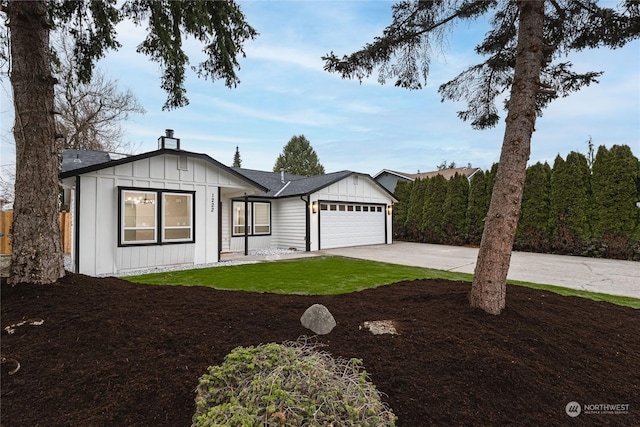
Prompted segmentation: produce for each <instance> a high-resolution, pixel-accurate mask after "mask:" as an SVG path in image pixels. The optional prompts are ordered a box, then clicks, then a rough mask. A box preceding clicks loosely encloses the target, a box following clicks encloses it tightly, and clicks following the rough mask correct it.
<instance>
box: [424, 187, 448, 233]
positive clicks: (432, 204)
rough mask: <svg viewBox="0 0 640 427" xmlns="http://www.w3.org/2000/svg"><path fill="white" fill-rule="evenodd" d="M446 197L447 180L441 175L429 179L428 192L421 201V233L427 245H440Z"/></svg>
mask: <svg viewBox="0 0 640 427" xmlns="http://www.w3.org/2000/svg"><path fill="white" fill-rule="evenodd" d="M446 197H447V180H446V179H445V178H444V177H443V176H442V175H436V176H434V177H432V178H430V179H429V191H428V193H427V194H426V197H425V198H424V201H423V211H422V233H423V235H424V241H425V242H428V243H442V240H443V234H444V233H443V230H442V216H443V213H444V211H443V207H444V201H445V199H446Z"/></svg>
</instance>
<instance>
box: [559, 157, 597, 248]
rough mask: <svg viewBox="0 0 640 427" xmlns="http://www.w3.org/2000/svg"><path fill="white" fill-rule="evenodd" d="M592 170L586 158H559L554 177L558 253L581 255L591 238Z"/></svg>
mask: <svg viewBox="0 0 640 427" xmlns="http://www.w3.org/2000/svg"><path fill="white" fill-rule="evenodd" d="M589 175H590V171H589V166H588V165H587V159H586V157H585V156H584V155H583V154H580V153H576V152H571V153H569V155H568V156H567V160H566V161H565V160H563V159H562V157H560V156H557V157H556V160H555V162H554V164H553V171H552V174H551V214H552V224H553V242H552V243H553V246H554V248H555V250H556V251H558V252H560V253H565V254H574V255H579V254H581V253H582V252H583V250H584V249H585V245H586V244H587V243H588V241H589V238H590V232H589V223H588V219H587V212H588V210H589V206H588V205H589V193H590V190H589Z"/></svg>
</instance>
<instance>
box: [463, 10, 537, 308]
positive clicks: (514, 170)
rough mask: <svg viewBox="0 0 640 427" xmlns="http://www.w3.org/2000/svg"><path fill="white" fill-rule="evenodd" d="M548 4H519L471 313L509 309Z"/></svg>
mask: <svg viewBox="0 0 640 427" xmlns="http://www.w3.org/2000/svg"><path fill="white" fill-rule="evenodd" d="M543 25H544V2H543V1H538V0H530V1H521V2H520V19H519V31H518V46H517V53H516V64H515V72H514V79H513V84H512V87H511V95H510V100H509V113H508V115H507V119H506V129H505V132H504V140H503V143H502V153H501V155H500V163H499V165H498V171H497V173H496V177H495V182H494V186H493V193H492V196H491V204H490V206H489V212H488V213H487V218H486V221H485V227H484V232H483V234H482V241H481V243H480V251H479V253H478V260H477V263H476V269H475V274H474V279H473V284H472V287H471V293H470V295H469V299H470V303H471V306H472V307H476V308H481V309H483V310H484V311H486V312H487V313H490V314H500V313H501V312H502V310H503V309H504V307H505V298H506V288H507V273H508V271H509V263H510V261H511V252H512V248H513V242H514V239H515V236H516V230H517V227H518V218H519V217H520V205H521V202H522V193H523V191H524V182H525V176H526V167H527V161H528V160H529V154H530V146H531V135H532V134H533V131H534V130H535V121H536V95H537V93H538V91H539V89H540V85H539V82H540V71H541V68H542V63H543V59H544V53H543V47H544V43H543Z"/></svg>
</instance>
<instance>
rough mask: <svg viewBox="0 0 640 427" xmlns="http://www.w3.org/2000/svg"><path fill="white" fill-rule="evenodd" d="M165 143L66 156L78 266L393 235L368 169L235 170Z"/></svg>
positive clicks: (353, 242)
mask: <svg viewBox="0 0 640 427" xmlns="http://www.w3.org/2000/svg"><path fill="white" fill-rule="evenodd" d="M170 144H173V145H170ZM169 146H171V148H167V147H169ZM160 147H161V148H159V149H158V150H156V151H152V152H148V153H143V154H138V155H133V156H126V157H123V156H113V155H110V154H109V153H104V152H95V151H78V150H66V151H65V152H64V155H63V164H62V172H61V173H60V180H61V183H62V186H63V189H64V190H65V191H64V193H65V201H64V203H65V204H67V205H68V208H69V210H70V211H71V212H72V217H73V220H72V222H73V238H72V241H73V244H72V251H71V257H72V261H73V269H74V271H75V272H78V273H82V274H88V275H99V274H118V273H119V272H124V271H127V270H134V269H140V268H147V267H154V266H168V265H196V264H204V263H212V262H218V261H219V260H220V254H221V253H225V252H244V253H245V254H246V253H248V251H250V250H254V249H264V248H287V249H289V248H291V249H296V250H300V251H317V250H320V249H328V248H336V247H344V246H357V245H368V244H384V243H388V244H390V243H391V241H392V237H391V236H392V229H391V226H392V222H391V210H392V205H393V203H394V202H395V201H396V199H395V198H394V197H393V195H392V194H391V193H390V192H389V191H387V190H386V189H385V188H384V187H382V186H381V185H380V184H378V183H377V182H376V181H375V180H374V179H373V178H372V177H371V176H369V175H366V174H361V173H355V172H350V171H341V172H335V173H330V174H325V175H320V176H315V177H302V176H297V175H290V174H286V173H274V172H263V171H255V170H248V169H241V168H230V167H227V166H225V165H223V164H222V163H220V162H218V161H216V160H214V159H213V158H211V157H209V156H207V155H205V154H199V153H193V152H188V151H183V150H181V149H180V142H179V140H178V139H174V138H172V135H171V136H169V134H168V135H167V137H161V138H160Z"/></svg>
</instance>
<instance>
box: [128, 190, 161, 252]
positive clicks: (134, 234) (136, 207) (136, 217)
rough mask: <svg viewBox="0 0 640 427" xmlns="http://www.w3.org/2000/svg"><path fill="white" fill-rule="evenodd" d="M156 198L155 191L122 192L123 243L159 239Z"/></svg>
mask: <svg viewBox="0 0 640 427" xmlns="http://www.w3.org/2000/svg"><path fill="white" fill-rule="evenodd" d="M156 198H157V194H156V193H155V192H144V191H133V190H125V191H123V192H122V203H123V205H122V206H121V209H122V211H121V214H122V231H121V232H122V243H153V242H155V241H156V240H157V238H156V224H157V207H156Z"/></svg>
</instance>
